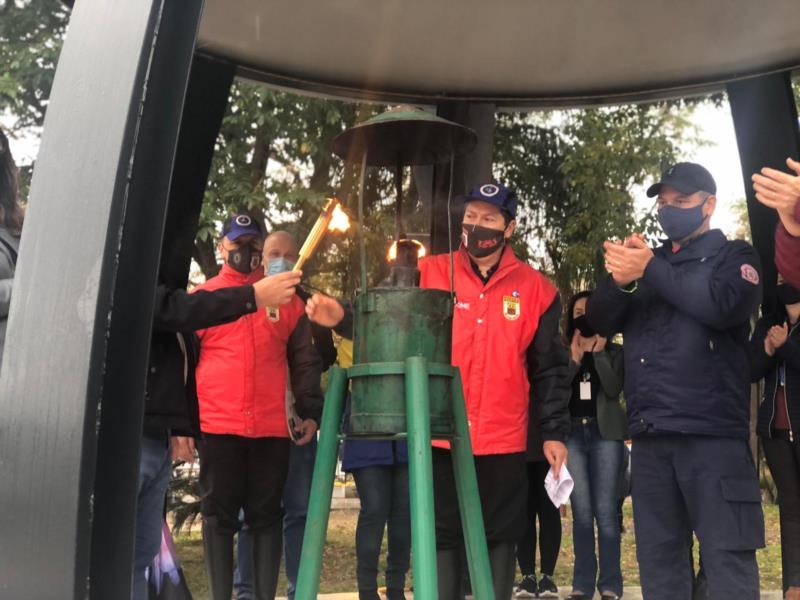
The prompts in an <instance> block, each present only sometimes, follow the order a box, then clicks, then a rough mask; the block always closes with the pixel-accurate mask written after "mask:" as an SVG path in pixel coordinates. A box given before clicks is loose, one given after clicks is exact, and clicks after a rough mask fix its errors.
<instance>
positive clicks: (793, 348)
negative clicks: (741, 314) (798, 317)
mask: <svg viewBox="0 0 800 600" xmlns="http://www.w3.org/2000/svg"><path fill="white" fill-rule="evenodd" d="M784 320H785V315H776V316H767V317H761V319H759V321H758V323H757V324H756V328H755V330H754V331H753V335H752V337H751V338H750V367H751V372H750V376H751V380H752V382H753V383H756V382H758V381H759V380H761V379H763V380H764V396H763V397H762V399H761V405H760V406H759V407H758V422H757V424H756V433H758V435H759V436H761V437H772V432H771V427H772V421H773V419H774V416H775V391H776V389H777V387H778V378H779V367H780V366H781V365H783V366H784V372H785V376H786V381H785V384H786V385H785V387H784V396H785V397H786V408H787V409H788V412H789V424H790V427H791V429H790V431H791V432H792V437H795V436H797V435H798V433H800V325H795V326H794V327H792V328H791V330H790V333H789V338H788V339H787V340H786V342H785V343H784V344H783V346H781V347H780V348H778V349H777V350H775V354H774V355H773V356H769V355H768V354H767V353H766V352H765V351H764V338H765V337H766V336H767V331H768V330H769V328H770V327H772V326H773V325H779V324H781V323H783V322H784Z"/></svg>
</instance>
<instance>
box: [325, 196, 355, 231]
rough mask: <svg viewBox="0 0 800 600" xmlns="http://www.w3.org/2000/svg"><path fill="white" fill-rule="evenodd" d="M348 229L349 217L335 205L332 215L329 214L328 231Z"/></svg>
mask: <svg viewBox="0 0 800 600" xmlns="http://www.w3.org/2000/svg"><path fill="white" fill-rule="evenodd" d="M348 229H350V217H348V216H347V213H346V212H344V211H343V210H342V207H341V205H340V204H338V203H337V204H336V207H335V208H334V209H333V213H331V222H330V223H329V224H328V231H347V230H348Z"/></svg>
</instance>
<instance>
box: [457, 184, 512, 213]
mask: <svg viewBox="0 0 800 600" xmlns="http://www.w3.org/2000/svg"><path fill="white" fill-rule="evenodd" d="M472 200H480V201H481V202H488V203H489V204H494V205H495V206H496V207H497V208H499V209H500V210H501V211H502V212H504V213H506V214H507V215H508V216H509V217H511V218H512V219H516V218H517V194H516V192H514V190H512V189H511V188H508V187H506V186H504V185H500V184H499V183H483V184H478V185H476V186H474V187H473V188H472V189H471V190H470V191H469V193H468V194H464V195H463V196H461V201H462V202H464V204H466V203H467V202H471V201H472Z"/></svg>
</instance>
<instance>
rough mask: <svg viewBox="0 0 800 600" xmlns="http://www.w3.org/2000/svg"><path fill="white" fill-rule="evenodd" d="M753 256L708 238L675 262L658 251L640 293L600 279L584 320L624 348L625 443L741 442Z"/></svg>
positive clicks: (716, 236)
mask: <svg viewBox="0 0 800 600" xmlns="http://www.w3.org/2000/svg"><path fill="white" fill-rule="evenodd" d="M760 272H761V264H760V261H759V258H758V254H756V251H755V250H754V249H753V247H752V246H750V245H749V244H747V243H746V242H742V241H738V240H737V241H731V242H729V241H728V240H727V239H726V238H725V236H724V235H723V233H722V232H721V231H719V230H716V229H715V230H712V231H709V232H707V233H705V234H703V235H702V236H700V237H699V238H697V239H695V240H694V241H692V243H691V244H689V245H687V246H685V247H684V248H682V249H681V251H680V252H678V253H673V252H672V249H671V246H670V243H669V242H667V243H665V244H664V245H663V246H661V247H660V248H658V249H656V250H655V256H654V257H653V259H652V260H651V261H650V263H649V264H648V265H647V269H645V273H644V277H643V278H642V279H640V280H639V281H638V289H636V290H635V291H633V292H632V293H627V292H625V291H624V290H621V289H620V288H619V287H618V286H617V285H616V284H615V283H614V281H613V280H612V279H611V278H610V277H608V278H606V279H605V280H604V281H603V282H602V283H601V284H600V285H599V286H598V288H597V290H595V292H594V293H593V294H592V295H591V297H590V298H589V301H588V306H587V315H586V316H587V318H588V320H589V323H590V324H591V325H592V327H593V328H594V329H595V330H596V331H597V332H598V333H599V334H600V335H603V336H606V337H610V336H611V335H613V334H615V333H617V332H621V333H622V334H623V336H624V340H625V341H624V343H625V401H626V403H627V407H628V422H629V428H630V433H631V435H632V436H636V435H639V434H642V433H646V432H648V431H656V432H657V431H664V432H675V433H689V434H701V435H716V436H721V437H740V438H747V437H748V435H749V422H750V377H749V374H750V368H749V367H750V365H749V357H748V350H747V348H748V340H749V333H750V316H751V315H752V314H754V313H755V311H756V309H757V308H758V305H759V303H760V302H761V283H760V281H759V279H760V275H759V274H760Z"/></svg>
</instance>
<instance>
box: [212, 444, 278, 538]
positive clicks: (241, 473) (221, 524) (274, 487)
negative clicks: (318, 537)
mask: <svg viewBox="0 0 800 600" xmlns="http://www.w3.org/2000/svg"><path fill="white" fill-rule="evenodd" d="M289 444H290V442H289V439H288V438H245V437H241V436H237V435H214V434H206V433H204V434H203V436H202V438H201V439H200V441H199V443H198V446H197V449H198V452H199V454H200V489H201V491H202V494H203V497H202V502H201V505H200V511H201V513H202V514H203V519H204V520H205V522H206V524H208V525H210V526H211V527H213V528H215V529H216V530H217V531H220V532H223V531H224V532H230V534H231V535H233V533H234V532H235V531H236V530H238V529H239V509H244V521H245V523H247V525H248V526H249V527H250V529H251V530H253V531H255V530H258V529H268V528H270V527H272V526H274V525H275V524H276V523H280V521H281V519H282V511H281V496H282V494H283V486H284V483H285V482H286V473H287V469H288V464H289Z"/></svg>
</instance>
